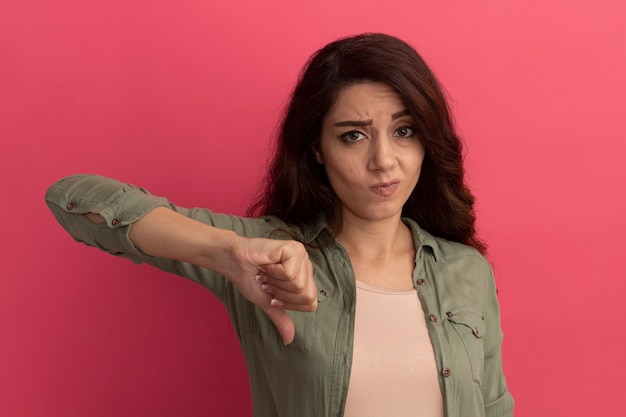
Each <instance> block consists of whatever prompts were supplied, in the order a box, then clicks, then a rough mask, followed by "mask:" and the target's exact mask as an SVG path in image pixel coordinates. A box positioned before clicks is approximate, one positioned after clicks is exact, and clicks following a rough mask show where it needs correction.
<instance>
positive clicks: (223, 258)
mask: <svg viewBox="0 0 626 417" xmlns="http://www.w3.org/2000/svg"><path fill="white" fill-rule="evenodd" d="M130 239H131V240H132V242H133V243H134V245H135V246H136V247H137V249H139V250H141V251H142V252H143V253H145V254H146V255H149V256H155V257H161V258H169V259H174V260H178V261H183V262H188V263H191V264H194V265H198V266H202V267H205V268H208V269H211V270H213V271H215V272H217V273H219V274H220V275H224V276H227V275H228V271H229V268H230V259H232V256H231V255H232V252H233V250H234V248H235V247H236V246H237V244H238V242H239V241H240V240H241V239H243V238H242V237H240V236H238V235H236V234H235V233H234V232H232V231H230V230H223V229H219V228H216V227H213V226H210V225H207V224H204V223H201V222H198V221H196V220H193V219H190V218H188V217H186V216H183V215H181V214H179V213H176V212H175V211H173V210H170V209H169V208H166V207H157V208H155V209H154V210H152V211H150V212H149V213H148V214H146V215H145V216H143V217H142V218H141V219H139V220H137V221H136V222H135V223H134V224H133V225H132V226H131V229H130Z"/></svg>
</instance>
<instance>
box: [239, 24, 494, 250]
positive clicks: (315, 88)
mask: <svg viewBox="0 0 626 417" xmlns="http://www.w3.org/2000/svg"><path fill="white" fill-rule="evenodd" d="M362 82H381V83H385V84H387V85H389V86H390V87H392V88H393V89H394V90H395V91H396V92H397V93H398V95H399V96H400V98H401V99H402V101H403V102H404V104H405V105H406V106H407V109H408V111H409V113H410V115H411V117H413V119H414V120H415V122H416V124H417V126H416V128H417V135H418V137H419V138H420V139H421V141H422V143H423V145H424V148H425V156H424V162H423V164H422V169H421V174H420V178H419V181H418V183H417V186H416V187H415V189H414V190H413V192H412V194H411V196H410V197H409V199H408V201H407V202H406V204H405V205H404V207H403V210H402V215H403V216H405V217H409V218H412V219H414V220H415V221H416V222H417V223H418V224H419V225H420V226H421V227H422V228H424V229H426V230H428V231H429V232H430V233H432V234H433V235H435V236H439V237H442V238H444V239H448V240H452V241H456V242H461V243H464V244H467V245H470V246H473V247H475V248H476V249H478V250H479V251H480V252H481V253H484V252H485V251H486V246H485V244H484V243H483V242H481V241H480V240H479V239H478V237H477V236H476V229H475V221H476V216H475V213H474V197H473V195H472V193H471V192H470V190H469V188H468V187H467V186H466V184H465V181H464V168H463V149H462V144H461V141H460V139H459V137H458V136H457V134H456V133H455V130H454V126H453V123H452V119H451V117H450V111H449V108H448V104H447V102H446V99H445V97H444V94H443V93H442V90H441V87H440V85H439V82H438V81H437V79H436V78H435V76H434V75H433V73H432V72H431V71H430V69H429V68H428V66H427V65H426V63H425V62H424V60H423V59H422V58H421V57H420V56H419V54H418V53H417V52H416V51H415V50H414V49H413V48H412V47H411V46H409V45H408V44H407V43H405V42H404V41H402V40H400V39H398V38H395V37H393V36H389V35H385V34H380V33H374V34H362V35H357V36H352V37H348V38H343V39H339V40H337V41H335V42H332V43H330V44H328V45H326V46H325V47H323V48H322V49H320V50H319V51H317V52H316V53H315V54H313V55H312V56H311V57H310V58H309V60H308V62H307V63H306V65H305V66H304V68H303V69H302V72H301V73H300V76H299V79H298V82H297V84H296V86H295V88H294V90H293V93H292V95H291V101H290V102H289V104H288V106H287V108H286V110H285V113H284V116H283V120H282V124H281V127H280V130H279V133H278V140H277V144H276V149H275V154H274V157H273V160H272V162H271V164H270V166H269V169H268V172H267V174H266V177H265V179H264V183H263V187H262V191H261V193H260V194H259V195H258V197H257V200H256V201H255V202H254V203H253V204H252V206H251V207H250V209H249V211H248V213H249V214H250V215H273V216H276V217H278V218H280V219H282V220H283V221H285V222H287V223H289V224H292V225H294V226H302V225H304V224H306V223H308V222H310V221H312V220H313V219H315V218H317V217H318V216H319V215H320V214H324V215H326V216H327V217H329V218H336V216H338V214H339V213H338V212H339V207H340V202H339V200H338V198H337V196H336V194H335V192H334V191H333V189H332V188H331V186H330V183H329V181H328V178H327V176H326V171H325V168H324V166H323V165H321V164H319V163H317V161H316V159H315V151H316V150H317V149H318V148H319V145H320V140H321V130H322V122H323V119H324V117H325V115H326V113H327V112H328V111H329V109H330V108H331V107H332V105H333V104H334V102H335V100H336V99H337V96H338V94H339V92H340V91H341V90H342V89H343V88H345V87H347V86H350V85H354V84H358V83H362ZM338 227H341V224H339V225H338Z"/></svg>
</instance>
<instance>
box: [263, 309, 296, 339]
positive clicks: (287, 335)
mask: <svg viewBox="0 0 626 417" xmlns="http://www.w3.org/2000/svg"><path fill="white" fill-rule="evenodd" d="M263 311H264V312H265V314H267V316H268V317H269V318H270V320H272V323H274V326H275V327H276V330H278V333H280V337H282V339H283V343H284V344H285V345H288V344H290V343H291V342H293V339H294V338H295V337H296V326H295V325H294V324H293V320H291V317H289V316H288V315H287V313H285V311H284V310H281V309H280V308H276V307H269V308H266V309H264V310H263Z"/></svg>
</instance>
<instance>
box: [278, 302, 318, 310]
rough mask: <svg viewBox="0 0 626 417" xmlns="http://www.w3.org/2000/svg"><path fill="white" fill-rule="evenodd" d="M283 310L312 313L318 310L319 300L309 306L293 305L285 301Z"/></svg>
mask: <svg viewBox="0 0 626 417" xmlns="http://www.w3.org/2000/svg"><path fill="white" fill-rule="evenodd" d="M281 303H282V306H281V307H280V308H282V309H283V310H291V311H301V312H304V313H312V312H314V311H316V310H317V300H315V301H314V302H312V303H309V304H293V303H289V302H285V301H281Z"/></svg>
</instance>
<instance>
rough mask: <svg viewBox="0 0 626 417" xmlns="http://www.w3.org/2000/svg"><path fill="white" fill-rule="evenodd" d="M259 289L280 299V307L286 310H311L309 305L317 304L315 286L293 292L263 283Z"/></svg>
mask: <svg viewBox="0 0 626 417" xmlns="http://www.w3.org/2000/svg"><path fill="white" fill-rule="evenodd" d="M261 289H262V290H263V291H264V292H265V293H267V294H271V295H272V297H273V298H275V299H278V300H280V301H282V302H283V306H282V307H283V308H286V309H287V310H297V311H311V308H312V307H311V306H314V305H317V289H316V288H315V287H312V288H306V289H303V290H301V291H297V292H295V291H290V290H284V289H282V288H280V287H277V286H273V285H267V284H263V286H262V287H261ZM286 306H289V307H286ZM293 307H295V308H293ZM313 309H315V308H313Z"/></svg>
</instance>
